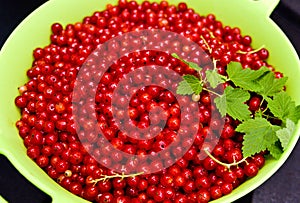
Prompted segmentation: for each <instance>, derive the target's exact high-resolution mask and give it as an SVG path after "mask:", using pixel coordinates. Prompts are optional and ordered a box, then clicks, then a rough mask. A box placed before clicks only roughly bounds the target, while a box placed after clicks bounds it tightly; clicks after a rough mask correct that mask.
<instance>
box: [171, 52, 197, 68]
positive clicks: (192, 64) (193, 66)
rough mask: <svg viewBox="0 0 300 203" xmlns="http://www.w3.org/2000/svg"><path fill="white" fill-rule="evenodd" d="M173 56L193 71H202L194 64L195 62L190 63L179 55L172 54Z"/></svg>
mask: <svg viewBox="0 0 300 203" xmlns="http://www.w3.org/2000/svg"><path fill="white" fill-rule="evenodd" d="M171 56H172V57H174V58H177V59H179V60H180V61H182V62H183V63H185V64H186V65H188V66H189V67H190V68H191V69H194V70H196V71H198V72H199V71H201V70H202V68H201V67H200V66H199V65H198V64H196V63H193V62H188V61H186V60H184V59H182V58H180V57H179V56H178V54H176V53H172V54H171Z"/></svg>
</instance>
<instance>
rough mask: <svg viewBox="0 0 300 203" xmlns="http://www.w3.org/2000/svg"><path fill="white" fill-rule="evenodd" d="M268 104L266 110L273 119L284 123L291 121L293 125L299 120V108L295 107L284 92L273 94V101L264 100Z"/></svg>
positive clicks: (269, 99)
mask: <svg viewBox="0 0 300 203" xmlns="http://www.w3.org/2000/svg"><path fill="white" fill-rule="evenodd" d="M266 100H267V102H268V108H269V109H270V111H271V112H272V114H273V115H274V116H275V117H278V118H279V119H280V120H282V121H285V120H286V119H291V120H292V121H293V122H294V123H297V122H298V120H299V118H300V111H299V109H300V108H299V107H296V105H295V102H294V101H292V99H291V97H290V96H289V95H288V94H287V93H286V92H279V93H276V94H274V96H273V99H271V98H266Z"/></svg>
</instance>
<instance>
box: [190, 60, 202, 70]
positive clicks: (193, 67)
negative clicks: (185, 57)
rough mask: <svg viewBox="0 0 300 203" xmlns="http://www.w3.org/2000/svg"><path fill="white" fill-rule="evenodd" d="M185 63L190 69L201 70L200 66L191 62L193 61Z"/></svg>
mask: <svg viewBox="0 0 300 203" xmlns="http://www.w3.org/2000/svg"><path fill="white" fill-rule="evenodd" d="M187 65H188V66H189V67H190V68H191V69H194V70H196V71H198V72H199V71H201V70H202V68H201V67H200V66H199V65H198V64H196V63H193V62H187Z"/></svg>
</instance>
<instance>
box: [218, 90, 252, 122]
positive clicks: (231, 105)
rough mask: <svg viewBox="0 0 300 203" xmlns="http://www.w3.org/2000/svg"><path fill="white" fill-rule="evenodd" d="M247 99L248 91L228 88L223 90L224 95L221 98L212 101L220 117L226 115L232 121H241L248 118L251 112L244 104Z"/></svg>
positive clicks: (248, 96)
mask: <svg viewBox="0 0 300 203" xmlns="http://www.w3.org/2000/svg"><path fill="white" fill-rule="evenodd" d="M249 98H250V94H249V92H248V91H245V90H243V89H241V88H233V87H231V86H228V87H226V89H225V90H224V94H223V95H222V96H221V97H217V98H216V99H215V100H214V101H215V103H216V106H217V108H218V109H219V111H220V113H221V115H222V116H225V115H226V113H227V114H228V115H230V116H231V117H232V118H233V119H238V120H240V121H243V120H247V119H249V118H250V114H251V112H250V111H249V110H248V106H247V105H246V104H245V102H246V101H247V100H249Z"/></svg>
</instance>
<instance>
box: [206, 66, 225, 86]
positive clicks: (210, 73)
mask: <svg viewBox="0 0 300 203" xmlns="http://www.w3.org/2000/svg"><path fill="white" fill-rule="evenodd" d="M205 74H206V79H207V81H208V82H209V84H210V86H211V87H212V88H216V87H217V86H218V85H219V84H221V83H223V82H224V77H225V76H223V75H220V74H219V73H217V71H216V70H207V71H205Z"/></svg>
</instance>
